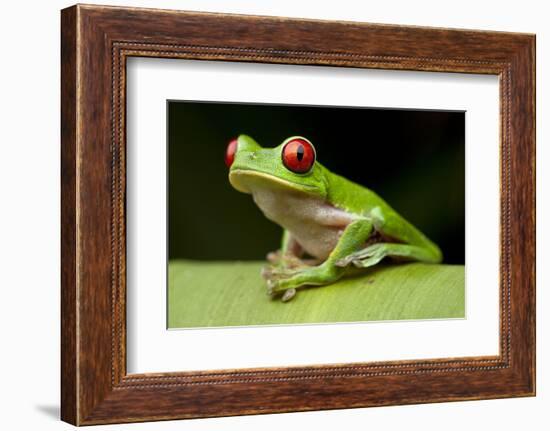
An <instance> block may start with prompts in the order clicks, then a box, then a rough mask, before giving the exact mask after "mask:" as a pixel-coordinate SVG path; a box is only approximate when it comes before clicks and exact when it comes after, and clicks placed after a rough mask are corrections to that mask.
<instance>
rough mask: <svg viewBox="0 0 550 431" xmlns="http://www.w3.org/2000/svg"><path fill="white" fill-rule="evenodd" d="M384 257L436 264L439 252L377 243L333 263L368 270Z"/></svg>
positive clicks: (404, 245)
mask: <svg viewBox="0 0 550 431" xmlns="http://www.w3.org/2000/svg"><path fill="white" fill-rule="evenodd" d="M385 257H390V258H394V259H400V260H416V261H419V262H428V263H438V262H440V261H441V256H440V252H439V251H438V250H432V249H429V248H425V247H420V246H416V245H410V244H399V243H383V242H382V243H377V244H373V245H371V246H369V247H366V248H364V249H361V250H358V251H356V252H355V253H352V254H350V255H348V256H346V257H343V258H342V259H339V260H337V261H336V262H335V265H336V266H339V267H346V266H349V265H354V266H356V267H357V268H368V267H370V266H374V265H376V264H377V263H379V262H380V261H381V260H382V259H384V258H385Z"/></svg>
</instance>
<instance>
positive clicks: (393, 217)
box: [335, 207, 442, 268]
mask: <svg viewBox="0 0 550 431" xmlns="http://www.w3.org/2000/svg"><path fill="white" fill-rule="evenodd" d="M370 216H371V219H372V221H373V224H374V227H375V229H376V231H377V232H379V233H380V234H381V235H382V237H386V238H391V240H394V242H392V241H391V240H390V241H386V242H377V243H375V244H372V245H368V246H366V247H365V248H363V249H361V250H357V251H355V252H353V253H351V254H350V255H348V256H346V257H344V258H342V259H339V260H338V261H337V262H336V263H335V264H336V266H341V267H345V266H348V265H350V264H353V265H354V266H356V267H359V268H367V267H369V266H373V265H376V264H377V263H379V262H380V261H381V260H382V259H384V258H385V257H392V258H397V259H402V260H413V261H420V262H427V263H439V262H441V260H442V254H441V250H440V249H439V247H438V246H437V245H436V244H434V243H433V242H432V241H430V240H429V239H428V238H427V237H426V236H425V235H424V234H423V233H422V232H420V231H419V230H418V229H417V228H416V227H414V226H413V225H412V224H410V223H409V222H408V221H407V220H405V219H403V218H402V217H400V216H399V215H398V214H397V213H395V212H393V211H385V212H382V210H381V209H380V208H379V207H377V208H374V209H373V210H372V211H371V212H370Z"/></svg>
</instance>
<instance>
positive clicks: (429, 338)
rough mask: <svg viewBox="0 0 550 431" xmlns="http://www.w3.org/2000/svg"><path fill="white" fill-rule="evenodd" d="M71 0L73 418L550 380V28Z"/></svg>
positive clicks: (412, 399) (67, 127)
mask: <svg viewBox="0 0 550 431" xmlns="http://www.w3.org/2000/svg"><path fill="white" fill-rule="evenodd" d="M61 17H62V25H61V45H62V46H61V49H62V64H61V71H62V94H61V101H62V103H61V106H62V112H61V117H62V154H61V160H62V183H61V188H62V286H61V291H62V325H61V331H62V345H61V351H62V364H61V366H62V373H61V374H62V382H61V397H62V399H61V415H62V419H63V420H65V421H67V422H69V423H72V424H75V425H91V424H104V423H117V422H138V421H151V420H166V419H179V418H196V417H212V416H229V415H242V414H258V413H274V412H289V411H306V410H321V409H336V408H353V407H368V406H382V405H396V404H413V403H430V402H441V401H455V400H475V399H490V398H502V397H516V396H533V395H534V394H535V133H534V131H535V109H534V100H535V76H534V73H535V72H534V71H535V36H534V35H530V34H517V33H504V32H487V31H472V30H451V29H436V28H423V27H403V26H391V25H377V24H366V23H353V22H331V21H315V20H297V19H287V18H278V17H255V16H241V15H221V14H213V13H196V12H192V13H191V12H180V11H168V10H152V9H134V8H119V7H104V6H93V5H77V6H73V7H70V8H68V9H64V10H63V11H62V14H61ZM258 29H261V31H258Z"/></svg>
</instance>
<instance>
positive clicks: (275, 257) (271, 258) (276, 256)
mask: <svg viewBox="0 0 550 431" xmlns="http://www.w3.org/2000/svg"><path fill="white" fill-rule="evenodd" d="M281 257H282V254H281V251H280V250H277V251H272V252H270V253H267V256H266V259H267V261H268V262H269V263H272V264H277V263H279V262H280V261H281Z"/></svg>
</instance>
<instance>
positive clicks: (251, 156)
mask: <svg viewBox="0 0 550 431" xmlns="http://www.w3.org/2000/svg"><path fill="white" fill-rule="evenodd" d="M248 157H249V158H250V159H251V160H254V159H256V157H258V156H257V155H256V152H252V153H250V155H249V156H248Z"/></svg>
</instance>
